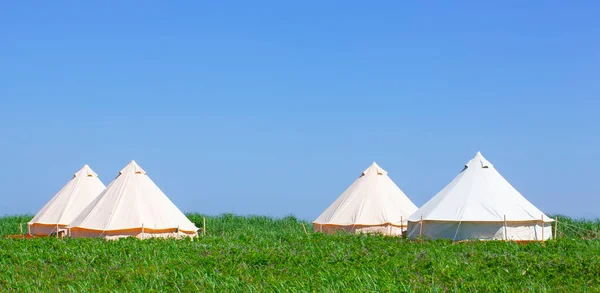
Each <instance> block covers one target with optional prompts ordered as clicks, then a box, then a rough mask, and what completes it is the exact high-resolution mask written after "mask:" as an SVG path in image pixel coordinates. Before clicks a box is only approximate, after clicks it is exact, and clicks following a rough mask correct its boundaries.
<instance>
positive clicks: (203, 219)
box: [202, 217, 206, 235]
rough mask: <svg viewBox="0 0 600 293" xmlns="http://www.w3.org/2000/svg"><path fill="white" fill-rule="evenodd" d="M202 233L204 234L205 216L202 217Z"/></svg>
mask: <svg viewBox="0 0 600 293" xmlns="http://www.w3.org/2000/svg"><path fill="white" fill-rule="evenodd" d="M202 235H206V217H202Z"/></svg>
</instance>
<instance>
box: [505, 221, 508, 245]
mask: <svg viewBox="0 0 600 293" xmlns="http://www.w3.org/2000/svg"><path fill="white" fill-rule="evenodd" d="M507 240H508V235H506V215H504V241H507Z"/></svg>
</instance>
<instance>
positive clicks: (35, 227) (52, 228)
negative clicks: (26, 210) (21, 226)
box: [29, 223, 67, 236]
mask: <svg viewBox="0 0 600 293" xmlns="http://www.w3.org/2000/svg"><path fill="white" fill-rule="evenodd" d="M56 227H57V225H44V224H39V223H34V224H30V225H29V234H30V235H44V236H47V235H50V234H52V233H56ZM65 229H67V225H58V230H59V231H61V230H65Z"/></svg>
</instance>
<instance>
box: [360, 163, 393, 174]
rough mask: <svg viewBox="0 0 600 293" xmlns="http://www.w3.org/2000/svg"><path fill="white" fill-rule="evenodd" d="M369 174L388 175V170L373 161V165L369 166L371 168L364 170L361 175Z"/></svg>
mask: <svg viewBox="0 0 600 293" xmlns="http://www.w3.org/2000/svg"><path fill="white" fill-rule="evenodd" d="M368 174H377V175H387V171H385V170H384V169H383V168H381V167H379V165H377V163H375V162H373V163H372V164H371V166H369V168H367V169H366V170H364V171H363V172H362V174H361V175H360V177H362V176H366V175H368Z"/></svg>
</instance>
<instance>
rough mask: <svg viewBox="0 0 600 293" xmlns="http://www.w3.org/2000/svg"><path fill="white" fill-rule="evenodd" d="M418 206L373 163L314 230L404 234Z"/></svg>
mask: <svg viewBox="0 0 600 293" xmlns="http://www.w3.org/2000/svg"><path fill="white" fill-rule="evenodd" d="M416 210H417V207H416V206H415V204H413V202H412V201H411V200H410V199H409V198H408V197H407V196H406V195H405V194H404V192H402V190H400V188H399V187H398V186H397V185H396V184H395V183H394V182H393V181H392V179H390V177H388V175H387V172H386V171H385V170H383V169H382V168H381V167H379V166H378V165H377V164H376V163H373V164H372V165H371V166H370V167H369V168H367V169H366V170H365V171H364V172H363V173H362V174H361V175H360V177H359V178H358V179H356V181H354V183H352V185H350V187H348V189H346V191H344V193H342V195H340V196H339V197H338V199H337V200H335V201H334V202H333V204H331V205H330V206H329V207H328V208H327V209H326V210H325V211H324V212H323V213H322V214H321V215H320V216H319V217H318V218H317V219H316V220H315V221H314V222H313V227H314V230H315V231H321V232H327V233H332V232H335V231H340V230H343V231H347V232H358V233H360V232H365V233H371V232H375V233H382V234H392V235H398V234H402V227H405V224H406V220H407V219H408V216H410V215H411V214H412V213H413V212H415V211H416Z"/></svg>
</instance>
